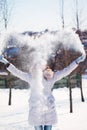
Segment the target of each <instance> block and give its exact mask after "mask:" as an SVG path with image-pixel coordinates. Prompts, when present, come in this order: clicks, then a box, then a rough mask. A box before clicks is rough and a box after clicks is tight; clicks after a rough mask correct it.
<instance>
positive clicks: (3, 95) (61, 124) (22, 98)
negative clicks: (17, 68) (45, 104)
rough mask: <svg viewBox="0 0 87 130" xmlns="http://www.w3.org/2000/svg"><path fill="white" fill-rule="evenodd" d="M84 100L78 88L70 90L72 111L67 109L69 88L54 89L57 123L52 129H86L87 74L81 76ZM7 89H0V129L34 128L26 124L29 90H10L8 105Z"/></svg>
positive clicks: (22, 129) (20, 129)
mask: <svg viewBox="0 0 87 130" xmlns="http://www.w3.org/2000/svg"><path fill="white" fill-rule="evenodd" d="M82 81H83V82H82V83H83V93H84V98H85V102H81V96H80V89H79V88H75V89H73V90H72V94H73V113H70V112H69V111H70V110H69V90H68V89H67V88H61V89H55V90H54V91H53V94H54V96H55V99H56V108H57V114H58V124H56V125H55V126H53V130H87V76H86V77H83V80H82ZM8 93H9V90H8V89H0V130H34V128H33V126H30V125H29V124H28V99H29V93H30V90H19V89H13V90H12V105H11V106H8Z"/></svg>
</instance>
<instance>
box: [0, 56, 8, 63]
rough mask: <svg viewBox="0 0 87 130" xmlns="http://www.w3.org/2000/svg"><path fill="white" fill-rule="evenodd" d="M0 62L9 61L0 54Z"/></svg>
mask: <svg viewBox="0 0 87 130" xmlns="http://www.w3.org/2000/svg"><path fill="white" fill-rule="evenodd" d="M0 62H1V63H4V64H5V65H7V64H9V61H8V60H6V59H5V58H4V57H3V56H0Z"/></svg>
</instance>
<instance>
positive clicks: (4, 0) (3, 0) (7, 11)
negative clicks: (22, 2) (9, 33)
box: [0, 0, 12, 29]
mask: <svg viewBox="0 0 87 130" xmlns="http://www.w3.org/2000/svg"><path fill="white" fill-rule="evenodd" d="M11 12H12V3H11V1H9V0H0V18H1V23H2V25H3V27H4V29H7V27H8V22H9V18H10V16H11Z"/></svg>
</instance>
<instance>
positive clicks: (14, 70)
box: [7, 64, 31, 83]
mask: <svg viewBox="0 0 87 130" xmlns="http://www.w3.org/2000/svg"><path fill="white" fill-rule="evenodd" d="M7 70H8V71H9V72H11V73H12V74H13V75H14V76H16V77H18V78H20V79H21V80H24V81H26V82H28V83H29V81H30V79H31V75H30V74H29V73H26V72H23V71H21V70H19V69H17V68H16V67H15V66H14V65H13V64H10V65H9V67H7Z"/></svg>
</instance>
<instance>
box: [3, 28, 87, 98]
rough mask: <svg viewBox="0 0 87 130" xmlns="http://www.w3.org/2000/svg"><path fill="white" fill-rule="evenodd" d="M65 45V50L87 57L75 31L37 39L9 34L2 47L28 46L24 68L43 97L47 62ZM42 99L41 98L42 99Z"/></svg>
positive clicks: (45, 35) (35, 89)
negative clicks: (44, 69)
mask: <svg viewBox="0 0 87 130" xmlns="http://www.w3.org/2000/svg"><path fill="white" fill-rule="evenodd" d="M60 44H61V45H63V47H64V48H65V49H68V50H70V49H73V50H75V51H76V52H80V53H81V54H82V55H85V51H84V47H83V45H82V43H81V41H80V39H79V36H78V35H77V34H75V32H73V31H68V30H61V31H57V32H56V33H51V32H47V33H44V34H42V35H41V36H40V37H36V38H35V39H34V38H33V37H31V36H25V35H23V34H18V33H10V34H9V33H7V34H6V35H5V37H4V40H3V43H2V45H3V46H1V50H3V49H2V48H5V47H6V46H8V47H9V46H17V47H20V48H22V47H23V46H27V50H26V51H24V52H23V53H22V54H21V55H20V60H21V61H23V66H24V67H27V68H28V69H29V72H30V73H31V74H32V78H33V79H34V82H33V83H34V85H33V86H34V88H32V91H35V94H36V96H37V97H38V95H39V96H44V95H43V88H44V86H43V84H42V79H43V68H44V67H45V66H46V64H47V60H48V59H49V57H50V56H51V55H52V53H54V52H55V50H56V48H58V47H59V45H60ZM40 99H41V98H40Z"/></svg>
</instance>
